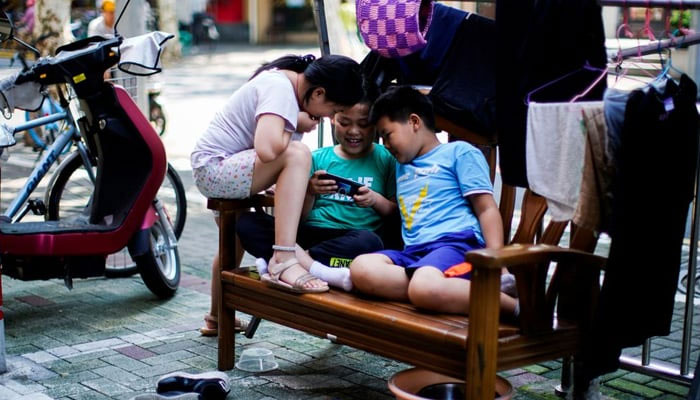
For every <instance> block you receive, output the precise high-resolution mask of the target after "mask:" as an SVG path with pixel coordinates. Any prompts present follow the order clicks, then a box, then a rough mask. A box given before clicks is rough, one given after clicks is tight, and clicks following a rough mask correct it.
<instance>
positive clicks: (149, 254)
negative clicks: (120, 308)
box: [134, 221, 180, 298]
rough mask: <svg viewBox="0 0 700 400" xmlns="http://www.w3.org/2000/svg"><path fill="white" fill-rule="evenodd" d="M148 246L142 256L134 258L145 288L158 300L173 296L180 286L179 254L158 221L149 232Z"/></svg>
mask: <svg viewBox="0 0 700 400" xmlns="http://www.w3.org/2000/svg"><path fill="white" fill-rule="evenodd" d="M149 241H150V246H149V249H148V251H146V252H145V253H144V254H141V255H138V256H134V261H135V262H136V266H137V267H138V269H139V273H140V274H141V279H143V283H145V284H146V287H148V289H149V290H150V291H151V292H153V294H155V295H156V296H158V297H160V298H169V297H172V296H173V295H174V294H175V291H176V290H177V287H178V285H179V284H180V254H179V253H178V251H177V247H176V246H173V245H175V243H173V244H172V245H171V243H170V241H169V240H168V235H167V233H166V231H165V229H164V228H163V225H162V224H161V223H160V221H156V222H155V223H154V224H153V226H152V227H151V229H150V231H149Z"/></svg>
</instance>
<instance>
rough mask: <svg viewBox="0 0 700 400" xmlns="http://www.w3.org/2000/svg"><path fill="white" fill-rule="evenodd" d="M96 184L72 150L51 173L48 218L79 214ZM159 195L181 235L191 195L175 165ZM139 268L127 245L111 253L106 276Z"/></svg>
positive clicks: (169, 169)
mask: <svg viewBox="0 0 700 400" xmlns="http://www.w3.org/2000/svg"><path fill="white" fill-rule="evenodd" d="M93 190H94V186H93V184H92V181H91V180H90V178H89V176H88V173H87V170H86V169H85V167H84V165H83V162H82V159H81V157H80V154H79V153H78V152H73V153H71V154H70V155H69V156H68V157H67V158H66V159H65V160H64V161H63V162H62V163H61V164H60V165H59V166H58V169H57V170H56V172H55V173H54V175H53V176H52V177H51V181H50V182H49V185H48V188H47V190H46V197H45V200H44V202H45V203H46V207H47V214H46V215H47V219H48V220H58V219H68V218H71V217H77V216H79V215H80V214H82V213H83V212H84V211H85V208H86V207H87V206H88V204H89V201H90V198H91V196H92V192H93ZM158 198H159V199H161V201H162V202H163V206H164V207H165V209H166V212H167V213H168V218H169V219H170V221H171V223H173V231H174V232H175V236H176V237H177V238H179V237H180V235H181V234H182V231H183V230H184V229H185V220H186V218H187V199H186V198H185V188H184V186H183V185H182V180H181V179H180V176H179V175H178V174H177V171H176V170H175V168H173V166H172V165H170V164H168V172H167V174H166V179H164V180H163V184H162V185H161V187H160V189H159V190H158ZM136 272H138V269H137V267H136V263H135V262H134V261H133V260H132V259H131V256H130V255H129V252H128V250H127V249H126V248H124V249H122V250H120V251H119V252H117V253H114V254H111V255H110V256H109V257H107V264H106V267H105V276H107V277H111V278H117V277H124V276H130V275H133V274H135V273H136Z"/></svg>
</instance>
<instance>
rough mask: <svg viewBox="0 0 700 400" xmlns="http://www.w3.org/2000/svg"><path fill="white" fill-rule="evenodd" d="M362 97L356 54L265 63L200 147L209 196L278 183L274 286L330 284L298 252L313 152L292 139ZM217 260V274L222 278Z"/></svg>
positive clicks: (200, 180) (197, 165)
mask: <svg viewBox="0 0 700 400" xmlns="http://www.w3.org/2000/svg"><path fill="white" fill-rule="evenodd" d="M362 95H363V92H362V79H361V74H360V66H359V64H357V63H356V62H355V61H354V60H352V59H350V58H348V57H344V56H340V55H328V56H324V57H321V58H318V59H315V58H314V57H313V56H311V55H307V56H295V55H290V56H284V57H281V58H279V59H277V60H274V61H272V62H270V63H267V64H264V65H262V66H261V67H260V68H258V70H257V71H255V73H254V74H253V76H252V77H251V79H250V80H249V81H248V82H246V83H245V84H244V85H243V86H241V87H240V88H239V89H238V90H236V92H234V93H233V95H232V96H231V97H230V98H229V99H228V101H227V102H226V104H225V105H224V107H223V108H222V109H221V110H220V111H219V112H218V113H217V114H216V115H215V117H214V119H213V120H212V121H211V123H210V125H209V127H208V128H207V130H206V131H205V132H204V134H203V135H202V136H201V137H200V138H199V140H198V141H197V144H196V145H195V149H194V151H193V152H192V156H191V162H192V169H193V174H194V178H195V182H196V184H197V187H198V188H199V190H200V191H201V192H202V193H203V194H204V195H205V196H206V197H209V198H230V199H242V198H247V197H249V196H250V195H251V194H254V193H258V192H260V191H262V190H265V189H267V188H268V187H270V186H271V185H272V184H276V187H275V246H274V247H273V249H274V254H273V257H272V259H271V263H270V267H269V268H268V271H269V273H268V274H265V275H264V276H263V278H262V279H263V280H264V281H265V282H267V283H268V284H269V285H271V286H274V287H278V288H280V289H283V290H288V291H293V292H319V291H326V290H328V285H327V284H326V282H324V281H321V280H319V279H316V278H313V277H312V276H311V275H309V274H308V271H306V269H304V268H303V267H302V266H301V265H300V264H298V262H296V259H295V258H294V249H295V247H294V246H295V242H296V234H297V227H298V223H299V218H300V215H301V210H302V206H303V201H304V195H305V193H306V185H307V183H308V178H309V170H310V165H311V156H310V152H309V149H308V148H307V147H306V146H305V145H303V144H302V143H301V142H299V141H292V140H291V139H292V134H293V133H294V132H295V131H296V132H301V133H306V132H309V131H311V130H312V129H314V128H315V127H316V125H317V124H318V122H319V120H320V118H322V117H331V116H332V115H333V114H335V113H336V112H339V111H343V110H345V109H346V108H350V107H352V106H353V105H354V104H355V103H357V102H358V101H359V100H360V98H361V97H362ZM217 223H218V217H217ZM217 261H218V257H216V258H215V260H214V271H213V272H214V275H213V276H218V270H219V266H218V265H217V264H218V262H217ZM215 281H216V280H215ZM214 286H218V285H216V283H215V284H213V285H212V287H214ZM213 290H215V289H214V288H213ZM213 294H214V293H213ZM216 295H218V293H216ZM212 300H213V301H214V300H215V296H212ZM212 309H213V310H216V307H213V308H212ZM205 319H207V318H205ZM212 319H215V317H214V318H212ZM208 322H212V321H208ZM209 325H210V326H211V325H213V323H210V324H209Z"/></svg>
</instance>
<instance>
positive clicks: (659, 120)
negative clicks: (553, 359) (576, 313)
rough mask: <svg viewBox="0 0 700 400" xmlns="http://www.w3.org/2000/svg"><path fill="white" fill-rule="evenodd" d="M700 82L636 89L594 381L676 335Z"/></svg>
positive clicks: (619, 162) (624, 142) (596, 330)
mask: <svg viewBox="0 0 700 400" xmlns="http://www.w3.org/2000/svg"><path fill="white" fill-rule="evenodd" d="M696 91H697V87H696V85H695V83H694V82H693V81H692V80H691V79H690V78H688V77H687V76H686V75H683V76H682V77H681V80H680V84H679V85H677V84H675V83H674V82H673V81H670V80H669V81H668V82H667V83H666V88H665V90H664V91H663V93H659V92H657V91H656V90H655V89H649V90H648V91H646V92H644V91H642V90H636V91H634V92H633V93H632V94H631V95H630V97H629V100H628V101H627V107H626V109H625V122H624V125H623V128H622V131H621V134H620V146H619V149H618V150H617V153H616V154H615V160H616V171H617V173H616V176H615V178H614V181H613V195H614V200H613V221H612V227H611V229H610V236H611V239H612V242H611V246H610V254H609V257H608V264H607V267H606V272H605V280H604V282H603V288H602V291H601V295H600V300H599V306H598V311H597V314H596V319H595V322H594V327H593V332H592V334H591V335H590V337H591V338H592V340H591V342H590V346H591V347H590V351H586V352H584V354H585V356H586V358H585V366H586V372H587V375H588V377H589V378H593V377H596V376H599V375H602V374H604V373H607V372H612V371H614V370H616V369H617V368H618V366H619V361H618V358H619V356H620V353H621V350H622V348H624V347H632V346H638V345H641V344H642V342H643V341H644V340H645V339H646V338H649V337H651V336H665V335H668V334H669V333H670V325H671V319H672V316H673V307H674V301H675V293H676V287H677V283H678V275H679V271H680V264H681V246H682V242H683V237H684V232H685V223H686V218H687V216H688V206H689V204H690V201H691V200H692V197H693V187H694V177H695V169H696V163H697V157H698V113H697V110H696V106H695V96H696V93H697V92H696Z"/></svg>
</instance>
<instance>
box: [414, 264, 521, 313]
mask: <svg viewBox="0 0 700 400" xmlns="http://www.w3.org/2000/svg"><path fill="white" fill-rule="evenodd" d="M470 288H471V282H470V281H468V280H466V279H460V278H446V277H445V275H444V274H443V272H442V271H440V270H439V269H437V268H434V267H421V268H418V269H417V270H416V272H415V273H414V274H413V278H412V279H411V283H410V284H409V286H408V297H409V299H410V300H411V303H413V304H414V305H416V306H418V307H421V308H425V309H429V310H433V311H439V312H446V313H455V314H468V313H469V293H470ZM516 304H517V300H515V299H514V298H512V297H510V296H508V295H506V294H504V293H501V312H502V313H506V314H509V315H512V314H513V313H514V312H515V306H516Z"/></svg>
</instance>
